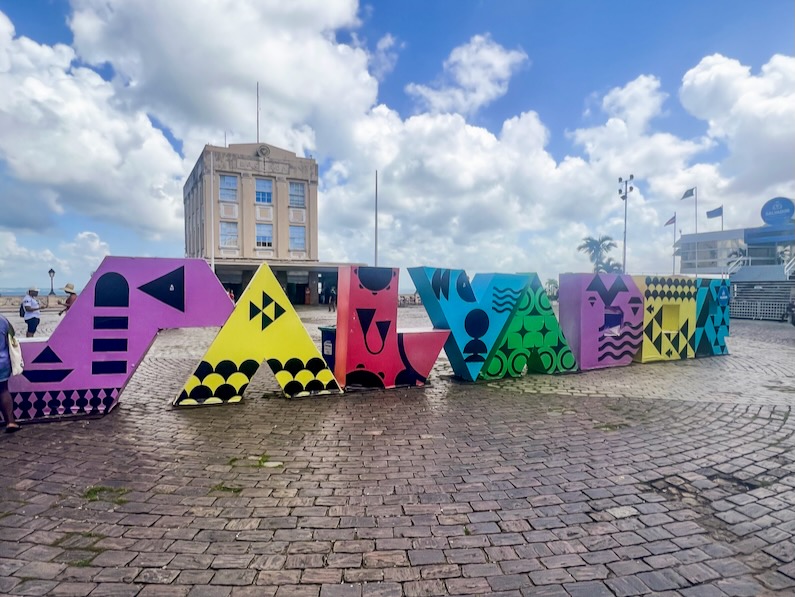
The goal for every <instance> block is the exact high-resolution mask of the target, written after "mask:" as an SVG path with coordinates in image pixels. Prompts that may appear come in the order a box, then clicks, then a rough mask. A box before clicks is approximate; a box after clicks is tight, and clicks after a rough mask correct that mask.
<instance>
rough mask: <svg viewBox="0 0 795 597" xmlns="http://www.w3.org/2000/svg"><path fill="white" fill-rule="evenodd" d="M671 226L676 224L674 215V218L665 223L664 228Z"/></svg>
mask: <svg viewBox="0 0 795 597" xmlns="http://www.w3.org/2000/svg"><path fill="white" fill-rule="evenodd" d="M671 224H676V214H674V217H672V218H671V219H670V220H668V221H667V222H666V223H665V225H666V226H670V225H671Z"/></svg>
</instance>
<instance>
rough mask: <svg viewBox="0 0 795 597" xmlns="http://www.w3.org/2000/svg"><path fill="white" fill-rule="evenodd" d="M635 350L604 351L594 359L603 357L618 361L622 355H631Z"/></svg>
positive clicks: (601, 359)
mask: <svg viewBox="0 0 795 597" xmlns="http://www.w3.org/2000/svg"><path fill="white" fill-rule="evenodd" d="M635 352H637V351H635V350H625V351H623V352H619V353H614V352H605V353H603V354H600V355H599V357H598V358H597V359H596V360H597V361H604V360H605V359H608V358H609V359H613V360H614V361H619V360H621V359H623V358H624V357H631V356H634V355H635Z"/></svg>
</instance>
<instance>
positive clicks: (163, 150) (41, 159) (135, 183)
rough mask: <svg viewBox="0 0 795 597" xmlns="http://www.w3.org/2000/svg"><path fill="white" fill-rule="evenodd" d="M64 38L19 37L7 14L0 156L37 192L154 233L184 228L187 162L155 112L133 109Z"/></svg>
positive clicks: (0, 54) (57, 205)
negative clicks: (78, 62)
mask: <svg viewBox="0 0 795 597" xmlns="http://www.w3.org/2000/svg"><path fill="white" fill-rule="evenodd" d="M74 60H75V54H74V52H73V50H72V49H71V48H69V47H68V46H65V45H60V44H59V45H56V46H52V47H51V46H46V45H40V44H37V43H35V42H33V41H32V40H30V39H27V38H24V37H14V32H13V27H12V25H11V22H10V21H9V20H8V19H7V17H5V15H3V14H2V13H0V65H2V68H0V89H2V90H3V93H0V130H2V131H3V134H2V135H0V159H2V160H3V161H5V163H6V164H7V165H8V169H9V171H10V173H11V174H13V175H14V176H15V177H16V179H17V180H18V181H21V182H23V183H26V184H27V185H28V186H29V187H30V188H32V189H38V192H37V193H36V194H37V195H39V197H38V198H35V197H34V201H36V202H39V203H43V204H45V205H46V204H49V205H50V206H51V208H52V210H53V211H56V212H58V211H61V212H63V210H65V209H71V210H75V211H77V212H78V213H81V214H83V215H84V216H92V217H97V218H101V219H105V220H108V221H114V222H118V223H121V224H123V225H125V226H128V227H130V228H133V229H136V230H138V231H140V232H141V233H142V234H147V235H153V236H156V235H160V234H163V233H166V234H168V233H172V234H173V233H175V232H177V231H179V230H181V229H182V222H181V215H182V214H181V208H182V205H181V200H180V198H179V197H180V188H181V186H182V180H181V178H182V174H183V172H182V168H181V164H180V160H179V157H178V156H177V154H176V153H175V152H174V151H173V149H172V148H171V146H170V145H169V143H168V141H167V140H166V139H165V138H164V137H163V135H162V134H161V133H160V131H158V130H157V129H155V128H154V127H153V126H152V124H151V122H150V121H149V119H148V118H147V116H146V114H144V113H143V112H140V111H133V112H124V111H121V110H119V109H117V108H116V107H115V106H114V102H113V88H112V87H111V86H110V85H109V84H108V83H106V82H105V81H103V80H102V79H101V78H100V77H99V76H98V75H97V74H96V73H94V72H93V71H91V70H89V69H86V68H80V67H76V66H74V65H73V61H74Z"/></svg>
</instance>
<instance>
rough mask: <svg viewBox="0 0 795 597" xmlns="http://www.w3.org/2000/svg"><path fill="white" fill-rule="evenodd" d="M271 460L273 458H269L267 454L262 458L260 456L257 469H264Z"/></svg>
mask: <svg viewBox="0 0 795 597" xmlns="http://www.w3.org/2000/svg"><path fill="white" fill-rule="evenodd" d="M270 459H271V457H270V456H268V455H267V454H263V455H262V456H260V457H259V460H257V468H262V467H263V466H265V463H266V462H268V461H269V460H270Z"/></svg>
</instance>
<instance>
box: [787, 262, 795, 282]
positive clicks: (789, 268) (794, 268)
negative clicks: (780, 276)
mask: <svg viewBox="0 0 795 597" xmlns="http://www.w3.org/2000/svg"><path fill="white" fill-rule="evenodd" d="M793 271H795V257H791V258H790V260H789V261H787V262H786V263H785V264H784V275H785V276H786V277H787V279H789V277H790V275H792V272H793Z"/></svg>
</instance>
